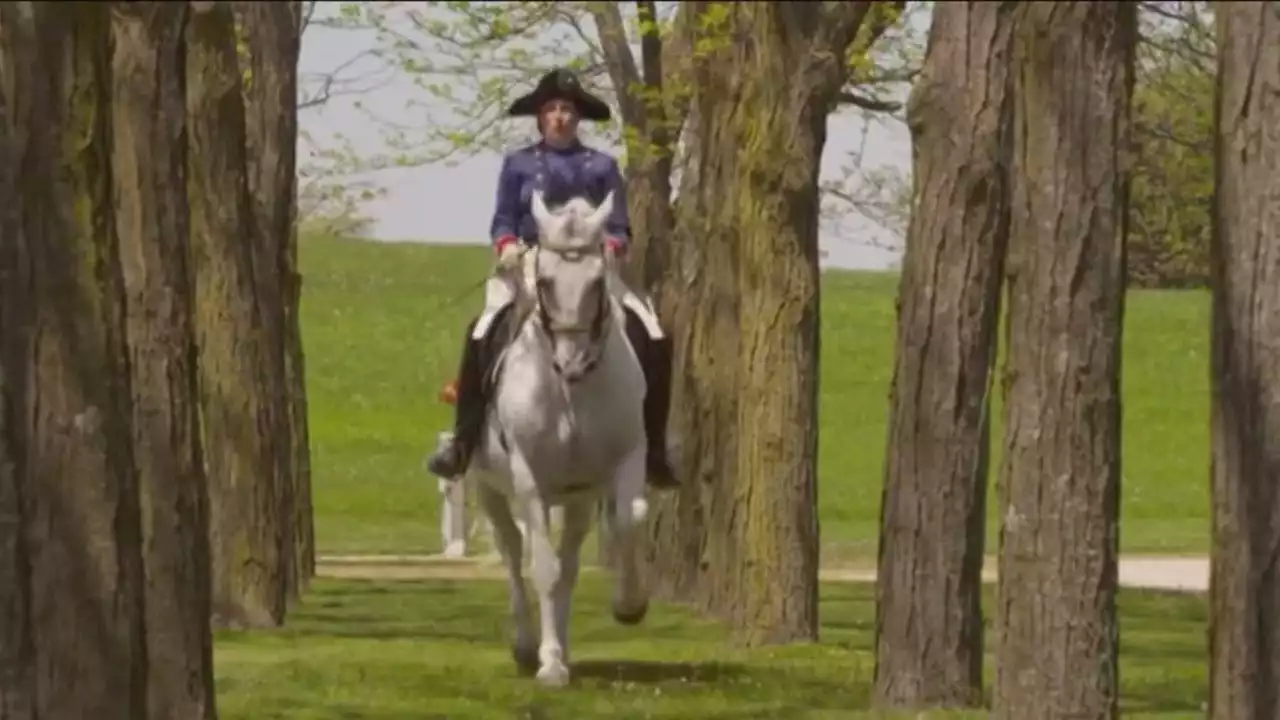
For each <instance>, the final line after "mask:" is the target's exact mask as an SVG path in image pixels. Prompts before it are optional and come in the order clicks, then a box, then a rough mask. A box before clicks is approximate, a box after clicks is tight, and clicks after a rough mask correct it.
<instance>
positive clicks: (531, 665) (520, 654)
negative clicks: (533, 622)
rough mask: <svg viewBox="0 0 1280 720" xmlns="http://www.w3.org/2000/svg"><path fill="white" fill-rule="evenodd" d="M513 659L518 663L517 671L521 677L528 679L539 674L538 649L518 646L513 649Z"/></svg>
mask: <svg viewBox="0 0 1280 720" xmlns="http://www.w3.org/2000/svg"><path fill="white" fill-rule="evenodd" d="M511 657H512V659H514V660H515V661H516V671H517V672H519V673H520V675H522V676H524V677H528V676H530V675H533V674H534V673H536V672H538V648H536V647H521V646H519V645H516V646H514V647H512V648H511Z"/></svg>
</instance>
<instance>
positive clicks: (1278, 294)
mask: <svg viewBox="0 0 1280 720" xmlns="http://www.w3.org/2000/svg"><path fill="white" fill-rule="evenodd" d="M1217 7H1218V10H1217V22H1218V48H1219V50H1220V53H1221V56H1220V58H1219V68H1218V93H1217V113H1216V118H1217V145H1216V154H1217V163H1218V172H1217V192H1216V194H1215V196H1214V213H1213V235H1212V238H1213V242H1212V245H1211V248H1212V271H1213V354H1212V367H1213V371H1212V376H1213V405H1212V408H1213V409H1212V415H1211V417H1212V425H1211V427H1212V434H1213V536H1214V542H1213V557H1212V568H1213V570H1212V573H1211V577H1212V580H1211V583H1210V598H1211V603H1212V606H1211V607H1212V612H1211V615H1210V618H1211V622H1210V634H1209V647H1210V655H1211V662H1210V689H1209V716H1210V717H1212V718H1224V719H1225V718H1230V719H1231V720H1243V719H1245V718H1274V717H1277V716H1280V576H1278V575H1277V574H1276V570H1275V564H1276V550H1275V549H1276V547H1277V546H1280V492H1278V491H1277V488H1278V487H1280V349H1278V346H1277V344H1276V338H1277V337H1280V272H1278V271H1277V268H1278V267H1280V236H1277V226H1276V222H1275V218H1277V217H1280V196H1277V194H1276V188H1277V187H1278V186H1280V135H1277V133H1276V132H1275V130H1276V128H1277V127H1280V100H1277V96H1276V92H1277V89H1280V14H1277V12H1276V7H1275V5H1274V3H1245V2H1225V3H1219V4H1218V6H1217Z"/></svg>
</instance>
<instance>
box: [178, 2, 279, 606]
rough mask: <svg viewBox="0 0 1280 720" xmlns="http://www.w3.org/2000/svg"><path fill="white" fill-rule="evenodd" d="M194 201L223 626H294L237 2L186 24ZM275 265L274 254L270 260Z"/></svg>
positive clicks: (273, 340)
mask: <svg viewBox="0 0 1280 720" xmlns="http://www.w3.org/2000/svg"><path fill="white" fill-rule="evenodd" d="M187 42H188V46H189V57H188V61H187V98H186V102H187V111H188V113H189V115H190V119H191V122H190V129H189V132H188V137H189V143H190V149H189V153H188V169H187V182H188V186H187V194H188V198H189V202H190V206H191V249H192V254H193V263H194V265H195V268H196V287H197V297H196V318H197V328H198V332H199V340H198V347H199V356H200V374H201V406H202V409H203V417H204V427H203V430H204V438H205V443H206V445H207V446H208V447H209V449H210V451H209V452H208V460H207V465H208V473H209V484H210V510H211V520H212V522H211V527H210V530H211V532H210V535H211V545H212V557H213V608H212V610H213V615H212V616H213V619H214V622H215V623H216V624H218V625H230V626H248V627H267V626H274V625H279V624H281V623H283V622H284V618H285V612H286V604H287V588H288V583H289V576H288V573H289V566H290V564H291V562H290V557H291V555H290V553H291V550H292V543H291V542H288V541H287V538H286V537H285V536H284V534H283V533H284V529H285V528H287V527H289V526H288V525H286V524H285V522H284V520H285V517H284V513H285V510H286V508H287V507H288V506H287V505H284V504H283V503H282V498H281V495H282V491H281V489H280V486H281V485H282V484H284V483H287V481H288V477H287V475H286V474H285V473H286V471H287V465H286V464H285V463H284V462H283V460H284V454H285V453H286V452H287V451H288V445H287V436H286V434H285V428H286V423H287V420H288V416H287V411H286V409H285V408H283V407H281V403H280V400H281V399H283V395H282V392H281V387H280V385H279V384H278V381H279V380H280V379H281V375H280V374H277V373H274V372H273V369H279V370H282V368H281V367H280V360H279V358H280V354H279V352H280V345H279V343H278V341H279V336H278V335H275V334H273V333H274V332H275V331H276V330H277V329H278V327H279V325H278V323H272V322H271V321H270V320H269V319H268V318H269V317H271V316H273V315H274V314H277V313H278V311H279V305H278V304H273V300H275V299H277V297H278V296H272V295H270V294H266V293H262V292H259V286H258V275H259V274H266V273H272V272H274V268H275V266H274V264H272V265H270V266H269V267H267V268H265V269H264V268H261V267H259V264H260V263H261V262H262V258H263V253H261V252H260V248H258V240H259V238H257V237H256V236H255V234H254V227H255V220H254V215H253V204H252V201H251V200H250V194H249V184H248V183H249V179H248V164H247V162H248V161H247V158H246V155H247V149H246V139H245V138H246V135H245V113H244V104H243V100H242V97H241V90H240V87H241V77H240V69H239V64H238V62H237V60H236V51H235V21H234V17H233V16H232V13H231V7H230V5H229V4H227V3H204V4H202V5H201V6H200V7H198V8H193V10H192V13H191V17H190V20H189V23H188V25H187ZM272 260H273V261H274V258H272Z"/></svg>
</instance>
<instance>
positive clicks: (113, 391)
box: [0, 3, 147, 720]
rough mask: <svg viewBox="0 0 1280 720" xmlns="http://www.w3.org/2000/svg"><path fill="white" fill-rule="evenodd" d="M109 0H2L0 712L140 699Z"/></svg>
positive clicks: (96, 706)
mask: <svg viewBox="0 0 1280 720" xmlns="http://www.w3.org/2000/svg"><path fill="white" fill-rule="evenodd" d="M108 8H109V5H108V4H106V3H102V4H93V3H81V4H76V5H72V6H69V7H64V6H53V5H47V4H44V3H4V4H3V5H0V32H2V33H3V53H4V59H3V66H4V88H3V93H4V97H5V103H4V104H5V110H6V112H5V115H6V117H5V118H4V123H5V133H4V134H5V136H6V138H5V139H6V147H7V149H8V151H9V152H10V153H12V154H11V157H12V158H13V159H14V161H15V162H16V163H17V168H16V177H18V178H21V182H19V183H17V185H16V187H13V188H12V189H13V194H12V195H9V196H6V197H4V198H0V204H2V205H3V206H4V207H5V210H4V212H5V220H6V222H5V225H4V228H3V229H4V234H3V236H0V255H2V257H0V268H2V269H3V276H2V277H0V367H2V368H3V375H4V378H5V382H6V390H5V394H4V408H3V415H4V425H5V427H4V433H3V436H0V444H3V445H4V446H5V448H6V452H5V454H6V455H8V461H9V467H8V471H7V473H8V478H7V479H8V480H9V482H8V483H5V485H4V491H3V493H0V495H3V497H4V501H5V503H6V504H7V510H8V514H7V515H6V517H5V518H4V525H5V530H4V533H5V536H6V540H7V542H6V545H5V548H4V552H5V555H6V556H5V559H4V563H3V564H4V566H5V568H6V569H7V570H8V571H9V572H10V573H11V574H12V575H13V576H14V577H13V578H12V579H13V581H14V582H13V584H12V585H10V584H9V582H8V581H7V579H6V582H5V590H4V596H5V604H4V607H3V611H4V612H5V620H6V624H5V626H4V629H3V631H2V632H0V637H3V643H4V645H3V661H4V663H5V664H4V666H3V667H0V678H2V680H0V693H2V694H3V697H0V708H3V711H4V717H6V718H14V719H17V718H22V719H23V720H26V719H28V718H30V719H35V718H59V719H60V718H94V719H95V720H98V719H101V720H142V719H143V718H146V717H147V712H146V701H147V696H146V679H147V661H146V655H147V649H146V647H145V646H144V624H143V622H144V621H143V601H144V577H143V565H142V554H141V550H142V543H143V538H142V536H141V532H140V523H139V507H138V488H137V486H136V484H135V474H134V470H133V466H132V464H133V458H132V457H131V442H130V435H129V388H128V383H127V380H126V378H127V376H128V372H127V362H126V358H125V340H124V338H125V333H124V317H123V302H122V292H123V290H122V281H121V277H120V267H119V264H118V262H117V256H116V245H115V234H114V227H113V224H112V222H111V194H110V193H111V186H110V178H109V158H108V151H107V147H108V140H107V132H108V130H107V115H108V112H107V109H108V108H107V102H108V97H109V96H108V92H109V90H108V87H107V85H108V83H109V82H110V79H109V76H108V72H109V68H110V57H109V54H108V52H109V51H108V30H107V28H108V18H107V11H108ZM4 172H6V173H10V172H15V171H14V170H11V169H10V168H9V167H6V168H5V171H4ZM10 177H15V176H10ZM15 213H16V216H15ZM15 505H16V510H17V513H16V514H17V516H18V517H15V515H14V514H13V513H14V510H15ZM10 620H12V621H13V624H12V625H10V624H8V621H10ZM11 663H16V664H11ZM69 683H70V684H69Z"/></svg>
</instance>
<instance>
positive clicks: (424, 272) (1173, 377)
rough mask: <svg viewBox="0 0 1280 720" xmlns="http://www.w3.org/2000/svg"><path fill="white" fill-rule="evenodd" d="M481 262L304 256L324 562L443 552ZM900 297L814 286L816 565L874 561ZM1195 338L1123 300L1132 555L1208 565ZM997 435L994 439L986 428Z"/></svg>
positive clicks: (379, 252) (315, 244)
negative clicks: (444, 433) (461, 369)
mask: <svg viewBox="0 0 1280 720" xmlns="http://www.w3.org/2000/svg"><path fill="white" fill-rule="evenodd" d="M488 262H489V256H488V253H487V251H486V250H485V249H483V248H476V247H466V248H460V247H432V246H426V245H408V244H403V245H397V244H371V243H355V242H339V241H334V240H327V239H323V238H308V239H306V240H305V241H304V242H303V244H302V265H303V272H304V273H305V280H304V298H303V323H304V333H305V340H306V351H307V371H308V374H309V378H310V387H309V390H310V402H311V416H312V420H311V422H312V426H311V433H312V443H313V445H312V448H313V450H312V452H313V458H314V461H313V467H314V468H315V502H316V530H317V538H318V542H319V544H320V550H321V552H326V553H332V552H399V553H412V552H434V551H436V550H437V549H438V546H439V540H438V537H437V524H436V518H437V515H436V505H437V499H438V498H437V494H436V489H435V480H434V479H433V478H429V477H428V476H427V475H426V474H425V473H424V472H423V471H422V469H421V467H420V463H421V459H422V455H423V453H424V452H425V451H426V449H427V448H428V447H429V446H431V445H433V444H434V433H435V432H436V431H437V430H438V429H442V428H444V427H447V425H448V423H449V419H450V417H451V416H450V413H449V408H448V407H446V406H443V405H441V404H439V403H438V402H437V400H436V391H437V389H438V388H439V387H440V385H441V384H442V383H443V382H444V381H445V380H446V379H447V378H449V377H451V376H452V374H453V373H454V372H455V370H456V366H457V359H458V353H459V347H460V342H461V333H462V330H463V328H464V326H465V323H466V320H467V318H468V317H469V316H471V315H472V314H473V313H475V312H476V311H477V309H478V307H479V304H480V293H479V288H478V282H479V281H480V279H481V278H482V277H483V275H484V273H485V271H486V269H487V267H488ZM895 293H896V277H895V276H893V275H889V274H884V273H849V272H839V273H829V274H828V275H827V276H826V279H825V281H824V289H823V313H824V314H823V353H824V355H823V363H822V427H823V429H822V435H821V438H820V443H821V456H820V459H819V463H820V477H821V503H822V530H823V536H824V542H825V545H826V547H825V550H826V552H827V554H828V557H831V556H840V557H842V558H862V559H865V558H868V557H874V551H875V537H876V531H875V530H876V528H875V526H876V519H877V517H878V513H879V497H880V484H881V473H882V463H883V457H884V442H885V417H886V413H887V399H888V389H889V379H890V377H891V375H892V357H893V338H894V299H895ZM1208 327H1209V319H1208V296H1207V295H1206V294H1205V293H1201V292H1134V293H1131V294H1130V295H1129V298H1128V323H1127V327H1126V329H1125V355H1124V412H1125V421H1124V453H1125V455H1124V457H1125V466H1124V480H1123V494H1124V502H1123V506H1122V510H1123V516H1124V522H1123V527H1122V531H1121V542H1122V545H1123V547H1124V550H1125V551H1127V552H1160V553H1180V552H1186V553H1199V552H1205V551H1207V549H1208V519H1207V518H1208V468H1209V460H1208V458H1209V456H1208ZM996 417H997V420H998V414H997V416H996ZM994 430H995V432H993V437H996V438H999V433H1000V428H999V423H998V421H997V424H996V427H995V428H994ZM996 457H997V459H998V453H997V455H996ZM992 498H993V501H994V493H993V495H992ZM993 517H994V514H993ZM993 525H994V524H993Z"/></svg>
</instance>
